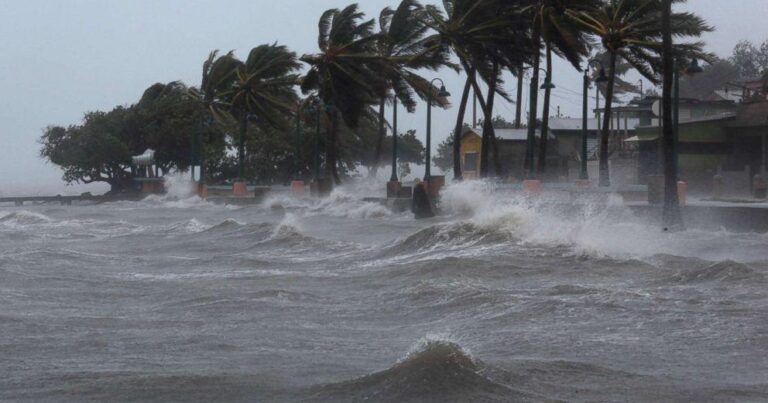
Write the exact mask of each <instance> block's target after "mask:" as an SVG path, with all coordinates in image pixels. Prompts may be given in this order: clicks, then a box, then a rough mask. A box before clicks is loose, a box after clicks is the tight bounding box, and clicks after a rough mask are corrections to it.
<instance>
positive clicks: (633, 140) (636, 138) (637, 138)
mask: <svg viewBox="0 0 768 403" xmlns="http://www.w3.org/2000/svg"><path fill="white" fill-rule="evenodd" d="M658 139H659V135H655V136H644V137H640V136H632V137H630V138H628V139H626V140H624V142H625V143H639V142H641V141H654V140H658Z"/></svg>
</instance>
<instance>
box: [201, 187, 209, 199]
mask: <svg viewBox="0 0 768 403" xmlns="http://www.w3.org/2000/svg"><path fill="white" fill-rule="evenodd" d="M200 198H202V199H207V198H208V185H203V186H200Z"/></svg>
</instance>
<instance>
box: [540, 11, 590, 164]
mask: <svg viewBox="0 0 768 403" xmlns="http://www.w3.org/2000/svg"><path fill="white" fill-rule="evenodd" d="M600 4H601V2H600V1H598V0H536V1H535V2H534V5H533V6H532V7H530V13H529V14H530V15H531V16H532V18H533V21H532V25H533V29H534V32H535V33H536V35H534V37H533V40H534V43H533V46H534V48H535V49H537V50H538V49H539V47H540V44H539V43H538V41H541V42H543V43H544V54H545V59H546V66H547V67H546V77H545V79H544V83H545V84H544V105H543V111H542V127H541V132H542V133H547V132H548V131H549V108H550V99H551V92H552V53H553V52H554V53H555V54H556V55H558V56H560V57H562V58H564V59H566V60H568V61H569V62H570V63H571V64H572V65H573V66H574V67H575V68H576V69H578V70H581V67H580V64H581V59H582V58H583V57H585V56H587V55H589V41H588V38H587V34H586V32H585V30H584V29H583V28H582V27H581V26H580V25H579V24H576V23H575V22H574V21H573V20H572V19H571V18H569V17H568V16H567V13H568V12H592V11H594V10H595V9H597V8H598V7H599V5H600ZM529 18H531V17H529ZM539 58H540V56H539V52H538V51H537V52H536V54H534V59H533V68H534V69H535V71H534V77H535V80H534V81H535V82H533V83H532V85H531V90H532V91H534V92H536V91H538V88H537V86H538V85H539V83H538V71H539ZM532 102H533V101H532ZM531 111H532V113H531V116H530V117H529V120H530V122H533V121H535V120H536V119H537V116H536V107H535V106H533V105H532V108H531ZM530 122H529V127H530V126H533V125H532V124H531V123H530ZM528 135H529V136H528V144H527V147H529V148H530V149H532V148H533V147H534V144H535V137H534V135H535V128H534V129H532V130H531V129H529V133H528ZM527 154H528V155H529V158H530V159H532V158H533V157H532V155H533V152H532V150H529V152H528V153H527ZM530 163H532V161H529V164H530ZM529 166H530V165H529ZM546 169H547V142H546V141H541V142H540V145H539V162H538V169H537V171H538V172H539V173H542V174H543V173H545V172H546Z"/></svg>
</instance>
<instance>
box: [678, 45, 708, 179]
mask: <svg viewBox="0 0 768 403" xmlns="http://www.w3.org/2000/svg"><path fill="white" fill-rule="evenodd" d="M673 72H674V86H675V88H674V99H673V100H672V105H674V111H673V112H672V118H673V126H674V128H675V130H674V145H673V147H672V154H673V155H674V159H675V162H674V163H675V166H677V165H678V162H677V160H678V158H677V157H678V155H677V143H678V141H679V136H680V72H679V71H678V69H677V60H675V63H674V69H673ZM683 72H684V73H685V74H686V75H689V76H694V75H696V74H699V73H703V72H704V69H703V68H701V66H699V61H698V59H693V60H691V63H690V64H688V66H687V67H686V68H685V70H684V71H683Z"/></svg>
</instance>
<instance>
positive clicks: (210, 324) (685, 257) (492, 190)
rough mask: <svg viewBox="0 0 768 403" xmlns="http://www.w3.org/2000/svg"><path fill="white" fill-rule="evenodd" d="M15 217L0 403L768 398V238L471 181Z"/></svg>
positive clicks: (2, 221)
mask: <svg viewBox="0 0 768 403" xmlns="http://www.w3.org/2000/svg"><path fill="white" fill-rule="evenodd" d="M185 189H187V187H186V185H185V184H184V182H183V181H179V183H178V192H177V191H175V190H174V191H173V192H171V194H169V195H165V196H152V197H149V198H147V199H145V200H142V201H139V202H116V203H106V204H100V205H94V206H71V207H69V206H67V207H59V206H24V207H23V208H12V207H2V208H0V240H2V241H3V242H2V243H0V280H2V284H1V285H0V324H2V325H3V332H0V347H1V348H2V349H3V351H4V352H6V354H5V355H4V357H3V358H4V360H5V361H4V366H3V369H0V375H2V378H0V379H2V380H0V399H6V400H21V401H62V400H64V401H82V400H89V399H90V400H109V401H185V402H187V401H215V400H226V401H323V402H325V401H332V402H333V401H339V402H351V401H373V402H401V401H404V402H409V401H412V402H421V401H434V402H437V401H440V402H443V401H504V402H506V401H537V402H538V401H626V400H632V401H702V400H724V401H742V400H746V401H750V400H751V401H760V400H766V399H768V394H767V393H766V390H768V385H767V384H766V382H765V379H768V371H767V370H766V365H765V358H764V354H763V352H764V351H765V350H766V348H768V338H766V337H765V335H766V334H768V324H767V323H768V322H766V321H765V320H764V319H765V318H766V317H768V316H767V315H768V296H767V295H766V291H765V289H766V283H767V282H768V280H767V279H768V277H767V276H768V260H766V258H765V257H764V251H765V249H766V247H768V238H766V236H765V235H761V234H733V233H729V232H726V231H715V232H706V231H698V230H688V231H683V232H679V233H664V232H662V231H661V230H660V229H659V228H657V227H655V226H654V225H652V224H649V223H647V222H643V221H642V220H639V219H637V218H636V217H634V216H633V215H632V213H631V212H630V211H628V210H626V209H625V208H624V207H623V206H621V205H620V204H619V203H614V202H613V201H612V200H610V199H608V200H603V201H601V202H599V203H598V202H596V201H594V200H571V199H566V198H560V197H551V198H541V199H531V198H526V197H521V196H519V195H516V194H514V193H512V192H508V191H506V190H505V189H504V188H502V187H499V186H498V185H495V184H491V183H486V182H480V181H475V182H473V181H468V182H464V183H460V184H452V185H450V186H449V187H447V188H446V189H445V192H444V196H443V198H442V200H441V202H440V211H441V214H440V215H439V216H438V217H436V218H433V219H427V220H420V221H416V220H414V219H413V217H412V215H411V214H410V213H409V212H403V213H396V212H391V211H389V210H387V209H386V208H385V207H384V206H382V205H381V204H378V203H375V202H372V201H370V199H365V198H364V197H363V196H365V195H367V194H368V193H366V191H365V189H367V185H362V187H355V186H354V185H350V186H346V187H341V188H338V189H336V190H335V191H334V193H332V194H331V196H330V197H329V198H327V199H323V200H317V199H312V198H309V197H294V196H292V195H290V194H289V192H287V191H284V192H281V191H279V190H278V191H275V192H274V193H273V195H272V196H270V197H268V198H267V199H265V200H264V201H263V202H262V203H261V204H259V205H253V206H241V207H237V208H229V207H226V206H218V205H214V204H211V203H208V202H206V201H204V200H201V199H199V198H197V197H195V196H192V195H191V193H189V192H187V191H186V190H185Z"/></svg>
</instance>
